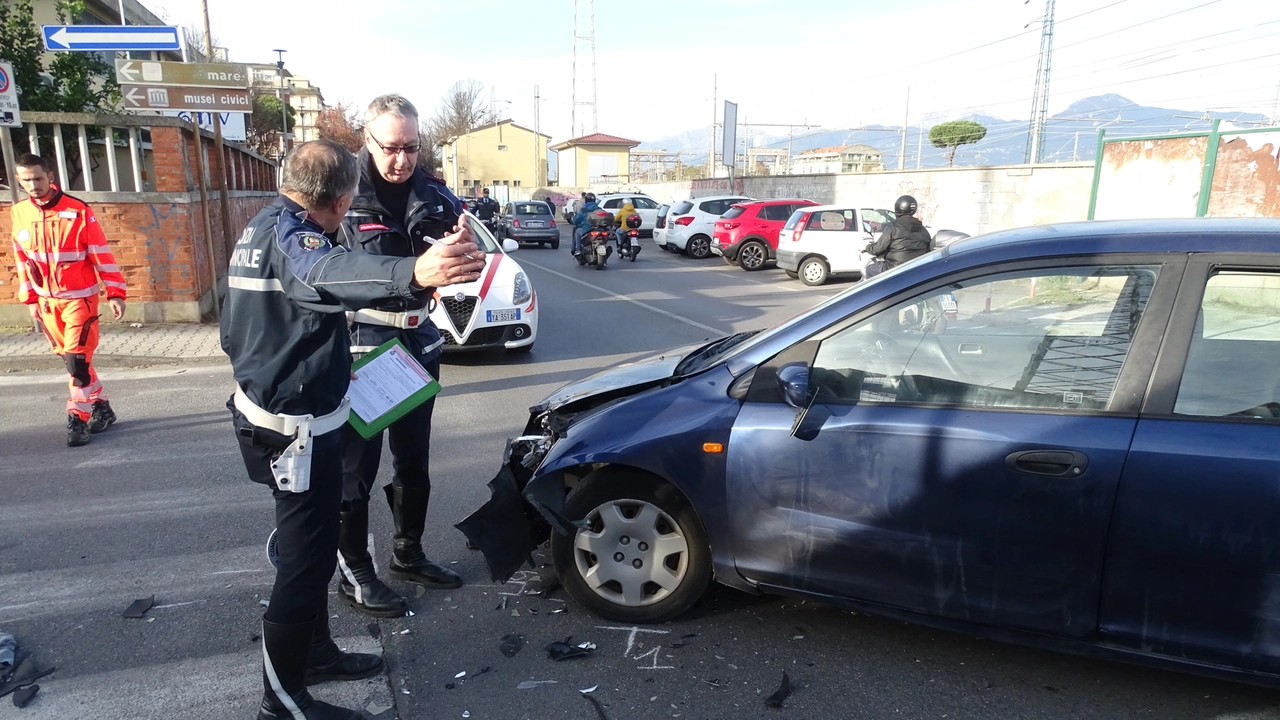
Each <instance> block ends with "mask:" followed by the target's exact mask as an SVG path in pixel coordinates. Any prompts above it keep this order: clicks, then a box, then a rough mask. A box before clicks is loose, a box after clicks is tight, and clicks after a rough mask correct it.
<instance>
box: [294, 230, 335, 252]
mask: <svg viewBox="0 0 1280 720" xmlns="http://www.w3.org/2000/svg"><path fill="white" fill-rule="evenodd" d="M298 247H300V248H302V249H303V250H319V249H320V248H323V247H329V238H327V237H325V236H323V235H320V234H318V233H298Z"/></svg>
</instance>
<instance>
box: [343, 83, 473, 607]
mask: <svg viewBox="0 0 1280 720" xmlns="http://www.w3.org/2000/svg"><path fill="white" fill-rule="evenodd" d="M364 132H365V147H364V148H362V149H361V150H360V153H359V155H358V156H357V161H358V163H359V166H360V186H359V190H358V191H357V193H356V198H355V200H354V202H353V204H352V206H351V211H350V212H349V213H348V214H347V217H346V218H345V220H344V221H343V229H344V235H345V236H346V239H345V242H346V243H347V244H348V247H350V248H352V249H355V248H361V249H363V250H366V251H368V252H370V253H374V254H377V255H380V256H384V257H388V258H403V257H413V256H415V255H418V254H421V253H422V252H423V251H425V250H426V249H427V247H429V243H431V242H433V241H434V239H435V238H439V237H442V236H443V235H445V234H446V233H449V232H451V231H452V230H453V228H454V226H455V225H457V224H458V221H459V218H460V217H461V215H462V212H463V207H462V202H461V201H460V200H458V198H457V197H455V196H454V195H453V193H451V192H449V189H448V188H446V187H445V185H444V183H443V182H442V181H440V180H439V179H438V178H434V177H432V176H431V175H429V174H428V173H427V171H426V169H424V168H422V167H420V166H419V165H418V153H419V150H420V148H419V140H418V111H417V109H415V108H414V106H413V104H412V103H410V102H409V101H408V100H406V99H405V98H403V97H401V96H399V95H384V96H381V97H378V98H375V99H374V100H373V102H372V103H370V104H369V108H368V110H367V111H366V113H365V125H364ZM485 199H486V200H487V199H488V198H485ZM489 202H490V203H492V202H493V201H492V200H489ZM433 302H434V300H432V298H431V297H430V296H429V295H418V296H414V297H403V298H388V299H385V300H381V301H379V302H376V303H370V304H369V305H367V306H365V307H364V308H363V309H361V310H360V311H359V312H357V313H355V314H354V316H353V318H352V320H353V322H352V326H351V351H352V352H353V353H355V354H357V355H359V354H361V353H367V352H369V351H371V350H373V349H375V348H377V347H378V346H379V345H382V344H383V343H385V342H387V341H389V340H391V339H393V338H399V340H400V341H401V342H402V343H404V346H405V348H407V349H408V350H409V351H410V352H411V353H412V354H413V355H414V356H415V357H416V358H418V361H419V362H421V363H422V366H423V367H424V368H426V370H427V372H429V373H431V375H432V377H435V378H437V379H438V378H439V377H440V346H441V345H443V344H444V340H443V339H442V338H441V335H440V330H439V329H437V328H436V326H435V325H434V324H433V323H432V322H431V318H430V316H429V312H430V307H428V305H429V304H430V303H433ZM434 408H435V399H434V398H433V399H430V400H428V401H427V402H425V403H423V404H422V405H419V406H418V407H416V408H414V409H413V410H412V411H410V412H409V413H408V414H407V415H405V416H404V417H402V418H400V419H399V420H397V421H396V422H394V423H392V424H391V426H390V427H389V428H387V430H386V434H387V437H388V442H389V444H390V446H391V456H392V461H393V468H394V474H393V476H392V480H391V484H390V485H388V486H386V487H385V492H386V496H387V502H388V503H389V504H390V505H391V517H392V520H393V521H394V524H395V535H394V537H393V539H392V550H391V561H390V571H391V575H392V576H393V577H398V578H400V579H404V580H408V581H410V582H414V583H418V584H420V585H423V586H425V587H431V588H455V587H458V586H460V585H462V578H461V577H459V576H458V574H457V573H455V572H453V571H452V570H450V569H449V568H446V567H443V566H441V565H439V564H437V563H434V562H432V561H431V560H429V559H427V556H426V553H425V552H424V551H423V549H422V535H423V532H424V530H425V528H426V521H427V503H428V500H429V499H430V497H431V472H430V457H429V456H430V452H431V414H432V411H433V410H434ZM342 455H343V457H342V469H343V489H342V532H341V536H340V540H339V545H338V548H339V551H340V553H341V557H340V558H339V564H340V567H341V569H342V578H341V580H340V581H339V583H338V589H339V592H341V593H342V597H343V599H345V600H346V601H347V603H349V604H350V605H351V606H352V607H355V608H356V609H358V610H361V611H363V612H366V613H368V614H370V615H375V616H380V617H393V616H397V615H403V614H404V611H405V609H406V608H407V607H408V601H407V600H405V598H403V597H401V595H400V594H399V593H397V592H396V591H394V590H392V589H391V588H389V587H387V585H386V584H385V583H383V582H382V580H380V579H379V578H378V575H377V571H376V570H375V569H374V566H373V558H372V556H371V555H370V553H369V548H368V537H369V496H370V491H371V490H372V488H373V485H374V482H375V480H376V479H377V475H378V465H379V460H380V459H381V457H382V433H378V434H377V435H375V436H373V437H372V438H370V439H368V440H366V439H365V438H363V437H361V436H360V434H359V433H357V432H356V431H355V429H354V428H350V427H348V428H346V429H345V430H344V431H343V449H342Z"/></svg>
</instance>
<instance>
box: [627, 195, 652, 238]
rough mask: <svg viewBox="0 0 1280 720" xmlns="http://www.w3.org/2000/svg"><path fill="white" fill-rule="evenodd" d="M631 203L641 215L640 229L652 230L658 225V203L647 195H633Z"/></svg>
mask: <svg viewBox="0 0 1280 720" xmlns="http://www.w3.org/2000/svg"><path fill="white" fill-rule="evenodd" d="M631 204H632V205H633V206H634V207H635V209H636V214H637V215H639V216H640V229H641V230H645V231H649V232H652V231H653V229H654V228H655V227H657V226H658V203H656V202H654V201H653V200H650V199H649V198H647V197H640V196H637V197H633V198H631Z"/></svg>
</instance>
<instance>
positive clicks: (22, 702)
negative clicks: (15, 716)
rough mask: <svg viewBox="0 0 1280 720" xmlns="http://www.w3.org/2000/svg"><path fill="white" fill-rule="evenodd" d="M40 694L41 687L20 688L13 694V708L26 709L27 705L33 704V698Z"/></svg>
mask: <svg viewBox="0 0 1280 720" xmlns="http://www.w3.org/2000/svg"><path fill="white" fill-rule="evenodd" d="M38 692H40V686H39V685H28V686H26V687H20V688H18V689H17V690H16V691H15V692H14V693H13V706H14V707H19V708H24V707H26V706H27V703H29V702H31V698H33V697H35V696H36V693H38Z"/></svg>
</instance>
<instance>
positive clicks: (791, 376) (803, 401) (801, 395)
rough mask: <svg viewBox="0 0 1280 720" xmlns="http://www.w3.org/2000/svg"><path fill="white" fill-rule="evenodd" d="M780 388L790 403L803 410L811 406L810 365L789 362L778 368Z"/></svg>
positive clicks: (783, 396)
mask: <svg viewBox="0 0 1280 720" xmlns="http://www.w3.org/2000/svg"><path fill="white" fill-rule="evenodd" d="M778 390H779V391H780V392H781V393H782V398H783V400H785V401H786V403H787V404H788V405H790V406H791V407H793V408H795V409H797V410H803V409H805V408H806V407H808V406H809V366H808V365H806V364H804V363H787V364H786V365H783V366H782V367H780V368H778Z"/></svg>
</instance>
